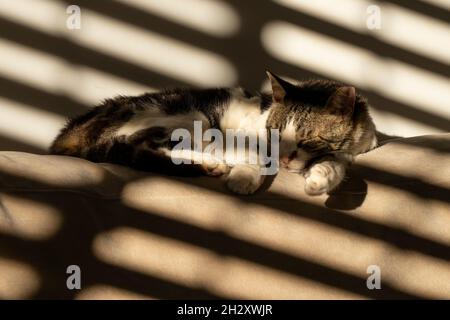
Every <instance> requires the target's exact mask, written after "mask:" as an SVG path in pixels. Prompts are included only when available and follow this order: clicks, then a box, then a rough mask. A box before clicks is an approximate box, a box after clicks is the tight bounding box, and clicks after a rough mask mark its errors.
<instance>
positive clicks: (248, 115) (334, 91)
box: [50, 73, 376, 194]
mask: <svg viewBox="0 0 450 320" xmlns="http://www.w3.org/2000/svg"><path fill="white" fill-rule="evenodd" d="M269 78H270V80H271V84H272V93H270V94H264V93H257V94H255V95H253V94H251V93H249V92H247V91H245V90H243V89H240V88H235V89H224V88H222V89H203V90H202V89H172V90H165V91H161V92H158V93H147V94H143V95H141V96H135V97H128V96H121V97H117V98H114V99H108V100H106V101H104V102H103V103H102V104H101V105H100V106H97V107H95V108H93V109H92V110H91V111H89V112H88V113H86V114H84V115H82V116H79V117H77V118H74V119H72V120H70V121H68V123H67V125H66V127H65V128H64V129H63V130H62V131H61V133H60V134H59V135H58V137H57V138H56V139H55V141H54V142H53V144H52V146H51V148H50V152H51V153H52V154H61V155H69V156H75V157H81V158H85V159H88V160H91V161H94V162H111V163H117V164H122V165H126V166H130V167H133V168H136V169H139V170H146V171H157V172H163V173H166V174H174V175H190V174H192V173H204V174H209V175H220V174H224V173H229V175H228V185H229V187H230V188H231V189H232V190H233V191H235V192H238V193H243V194H247V193H253V192H254V191H256V189H257V188H258V187H259V186H260V185H261V184H262V182H263V179H264V177H263V176H261V174H260V173H259V171H258V170H256V169H257V165H256V166H255V165H250V164H242V165H236V166H234V167H232V168H231V171H229V170H230V168H229V167H228V166H227V165H224V164H219V163H214V162H212V163H202V164H192V165H175V164H173V163H172V161H171V160H170V150H171V149H172V148H173V146H174V144H176V142H173V141H171V140H170V135H171V132H172V131H173V130H174V129H177V128H185V129H188V130H192V128H193V121H194V120H199V121H202V123H203V129H204V130H206V129H208V128H217V129H219V130H221V131H223V132H224V131H225V130H226V129H239V128H242V129H246V130H250V131H252V130H254V131H255V132H256V131H257V130H259V129H265V128H275V129H279V130H280V134H281V141H280V157H281V159H282V164H283V165H284V166H286V167H287V168H289V169H291V170H294V171H300V170H302V169H304V167H305V166H306V165H309V170H308V171H305V176H306V179H307V184H306V192H307V193H309V194H321V193H324V192H329V191H330V190H332V189H333V188H335V187H336V186H337V185H338V184H339V183H340V181H341V180H342V179H343V177H344V174H345V166H346V165H347V164H348V163H349V162H351V161H352V158H353V156H356V155H357V154H359V153H362V152H365V151H368V150H370V149H371V148H373V147H374V146H375V145H376V139H375V126H374V125H373V123H372V120H371V118H370V116H369V114H368V105H367V102H366V100H365V99H364V98H363V97H361V96H359V95H356V94H355V91H354V88H352V87H347V86H344V85H342V84H339V83H336V82H332V81H325V80H308V81H303V82H299V83H297V84H291V83H289V82H286V81H284V80H282V79H281V78H279V77H277V76H275V75H272V74H270V73H269ZM311 162H313V163H312V164H311ZM308 179H309V180H308ZM311 179H312V180H311ZM308 181H309V182H308Z"/></svg>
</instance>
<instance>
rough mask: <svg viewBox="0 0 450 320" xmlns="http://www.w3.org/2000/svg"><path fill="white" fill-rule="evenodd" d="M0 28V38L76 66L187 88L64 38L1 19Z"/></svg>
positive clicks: (168, 78) (182, 83)
mask: <svg viewBox="0 0 450 320" xmlns="http://www.w3.org/2000/svg"><path fill="white" fill-rule="evenodd" d="M0 29H1V30H2V32H1V34H0V37H1V38H4V39H7V40H10V41H14V42H17V43H20V44H22V45H25V46H28V47H31V48H34V49H37V50H40V51H43V52H46V53H49V54H51V55H55V56H57V57H60V58H63V59H65V60H66V61H68V62H70V63H73V64H75V65H85V66H88V67H91V68H93V69H97V70H100V71H103V72H106V73H109V74H112V75H115V76H117V77H121V78H124V79H128V80H131V81H134V82H137V83H140V84H143V85H148V86H154V85H155V83H157V84H160V85H161V86H175V85H187V84H186V83H184V82H182V81H180V80H176V79H172V78H170V77H166V76H164V75H161V74H158V73H157V72H154V71H152V70H148V69H145V68H143V67H141V66H138V65H136V64H133V63H131V62H126V61H123V60H120V59H118V58H116V57H113V56H111V55H108V54H105V53H100V52H98V51H96V50H93V49H89V48H86V47H83V46H81V45H78V44H76V43H74V42H72V41H70V40H69V39H67V38H64V37H61V36H55V35H50V34H47V33H44V32H41V31H39V30H35V29H33V28H30V27H27V26H24V25H21V24H18V23H16V22H13V21H10V20H8V19H6V18H3V17H2V18H0Z"/></svg>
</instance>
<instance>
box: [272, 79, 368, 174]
mask: <svg viewBox="0 0 450 320" xmlns="http://www.w3.org/2000/svg"><path fill="white" fill-rule="evenodd" d="M267 74H268V76H269V79H270V82H271V86H272V94H271V98H272V107H271V111H270V115H269V118H268V121H267V124H268V127H270V128H277V129H279V130H280V164H281V165H282V166H283V167H287V168H288V169H289V170H291V171H300V170H302V169H303V168H304V167H305V166H306V165H307V164H308V162H309V161H310V160H312V159H314V158H316V157H319V156H322V155H325V154H339V155H341V156H346V157H353V156H355V155H357V154H360V153H363V152H366V151H368V150H370V149H372V148H374V147H375V146H376V137H375V126H374V124H373V122H372V119H371V118H370V116H369V113H368V104H367V102H366V100H365V99H364V98H362V97H361V96H360V95H357V94H356V90H355V88H354V87H350V86H345V85H343V84H339V83H337V82H333V81H326V80H309V81H303V82H300V83H298V84H294V83H291V82H288V81H285V80H283V79H281V78H280V77H278V76H276V75H274V74H272V73H270V72H267Z"/></svg>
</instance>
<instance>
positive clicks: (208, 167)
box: [202, 156, 230, 177]
mask: <svg viewBox="0 0 450 320" xmlns="http://www.w3.org/2000/svg"><path fill="white" fill-rule="evenodd" d="M202 167H203V170H204V172H205V174H206V175H208V176H214V177H216V176H221V175H223V174H226V173H228V172H229V171H230V167H229V166H228V165H227V164H226V163H223V162H220V161H218V160H216V159H215V158H213V157H209V156H207V157H204V158H203V162H202Z"/></svg>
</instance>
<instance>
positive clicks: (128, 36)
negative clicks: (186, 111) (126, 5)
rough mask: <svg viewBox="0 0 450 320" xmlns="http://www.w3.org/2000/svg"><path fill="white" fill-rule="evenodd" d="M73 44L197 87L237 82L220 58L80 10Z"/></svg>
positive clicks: (234, 71)
mask: <svg viewBox="0 0 450 320" xmlns="http://www.w3.org/2000/svg"><path fill="white" fill-rule="evenodd" d="M70 37H71V39H72V40H73V41H75V42H78V43H80V44H82V45H84V46H88V47H90V48H95V49H96V50H99V51H101V52H106V53H108V54H112V55H114V56H116V57H119V58H120V59H123V60H125V61H129V62H132V63H135V64H138V65H140V66H142V67H144V68H148V69H149V70H154V71H157V72H159V73H161V74H164V75H167V76H169V77H173V78H175V79H178V80H182V81H186V82H187V83H192V84H195V85H200V86H208V87H210V86H227V85H233V84H235V83H236V81H237V72H236V70H235V68H234V66H233V65H232V64H231V63H230V62H229V61H228V60H227V59H226V58H224V57H222V56H220V55H218V54H216V53H213V52H209V51H206V50H203V49H200V48H198V47H195V46H193V45H190V44H188V43H184V42H181V41H178V40H175V39H171V38H168V37H165V36H162V35H160V34H158V33H157V32H151V31H146V30H143V29H140V28H137V27H134V26H132V25H131V24H127V23H124V22H118V21H117V20H114V19H110V18H106V17H105V16H102V15H99V14H96V13H94V12H91V11H88V10H86V9H85V10H83V27H82V29H81V30H80V32H72V33H70Z"/></svg>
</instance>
